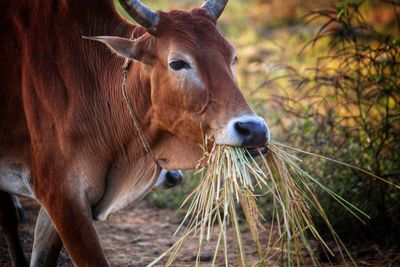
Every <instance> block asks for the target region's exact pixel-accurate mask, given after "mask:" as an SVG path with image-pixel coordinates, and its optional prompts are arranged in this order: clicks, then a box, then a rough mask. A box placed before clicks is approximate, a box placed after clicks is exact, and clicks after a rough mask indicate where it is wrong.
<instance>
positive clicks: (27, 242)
mask: <svg viewBox="0 0 400 267" xmlns="http://www.w3.org/2000/svg"><path fill="white" fill-rule="evenodd" d="M22 204H23V206H24V208H25V209H26V211H27V212H28V215H29V219H28V221H27V222H25V223H23V224H21V225H20V236H21V242H22V244H23V247H24V250H25V253H26V255H27V256H28V257H29V256H30V250H31V248H32V241H33V231H34V225H35V220H36V215H37V212H38V205H37V204H36V203H35V202H34V201H32V200H23V201H22ZM95 225H96V228H97V231H98V233H99V235H100V239H101V241H102V245H103V248H104V251H105V254H106V257H107V259H108V260H109V262H110V264H111V265H112V266H135V267H136V266H138V267H141V266H146V265H147V264H149V263H150V262H151V261H152V260H154V259H156V258H157V257H158V256H159V255H161V254H162V253H163V252H165V251H166V250H167V249H168V248H169V247H170V246H172V244H173V243H174V241H175V240H176V238H173V237H172V235H173V233H174V231H175V230H176V228H177V227H178V225H179V219H178V218H177V217H176V216H175V212H174V211H171V210H168V209H159V208H156V207H152V206H150V205H149V204H148V203H146V202H145V201H144V202H143V203H141V204H140V205H138V206H137V207H134V208H131V209H128V210H125V211H123V212H121V213H119V214H116V215H114V216H113V217H112V218H111V219H110V220H109V221H107V222H96V223H95ZM243 238H244V243H245V246H246V247H249V248H250V247H252V246H251V245H250V243H251V238H250V235H249V233H244V235H243ZM229 241H230V240H228V244H230V245H231V246H232V247H231V248H230V251H232V252H233V251H234V248H233V242H229ZM246 244H247V245H246ZM212 246H213V243H212V242H211V244H210V245H209V246H208V247H206V248H205V249H204V250H203V251H204V252H203V253H202V260H203V262H202V264H201V266H210V265H211V263H210V259H211V258H212V251H213V250H212ZM195 250H196V243H195V240H193V241H190V242H188V243H187V244H186V245H185V247H184V249H183V251H182V252H181V254H180V255H179V256H178V258H177V261H176V262H175V263H174V266H179V267H186V266H195V258H194V255H195ZM255 255H256V251H255V250H250V251H248V260H249V265H252V264H253V263H255ZM355 256H356V257H355V260H356V262H357V264H358V265H359V266H393V267H394V266H400V255H383V254H382V253H380V251H379V249H378V248H376V247H372V248H368V249H366V250H364V251H360V252H359V253H357V255H355ZM230 258H231V259H232V262H233V259H234V255H233V253H232V255H230ZM219 262H221V264H220V265H219V266H224V264H223V260H222V258H221V260H220V261H219ZM163 263H165V261H162V262H161V263H160V264H157V265H156V266H163ZM347 264H349V262H347ZM324 265H326V266H331V265H330V264H328V263H326V264H324ZM349 265H351V264H349ZM0 266H1V267H3V266H4V267H5V266H11V262H10V258H9V256H8V252H7V246H6V243H5V240H4V238H3V236H2V235H0ZM58 266H63V267H64V266H65V267H66V266H72V263H71V261H70V260H69V258H68V255H67V254H66V252H65V251H64V250H63V251H62V253H61V256H60V258H59V261H58ZM271 266H279V263H276V262H275V263H271ZM303 266H311V262H310V259H307V258H306V259H305V263H304V265H303ZM334 266H347V265H346V263H343V262H336V263H334Z"/></svg>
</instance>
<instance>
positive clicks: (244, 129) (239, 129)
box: [234, 122, 251, 136]
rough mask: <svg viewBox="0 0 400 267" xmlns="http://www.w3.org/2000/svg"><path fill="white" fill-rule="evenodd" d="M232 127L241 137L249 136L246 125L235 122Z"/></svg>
mask: <svg viewBox="0 0 400 267" xmlns="http://www.w3.org/2000/svg"><path fill="white" fill-rule="evenodd" d="M234 127H235V130H236V131H237V132H238V133H239V134H240V135H241V136H249V135H251V129H250V128H249V125H248V124H247V123H242V122H236V123H235V126H234Z"/></svg>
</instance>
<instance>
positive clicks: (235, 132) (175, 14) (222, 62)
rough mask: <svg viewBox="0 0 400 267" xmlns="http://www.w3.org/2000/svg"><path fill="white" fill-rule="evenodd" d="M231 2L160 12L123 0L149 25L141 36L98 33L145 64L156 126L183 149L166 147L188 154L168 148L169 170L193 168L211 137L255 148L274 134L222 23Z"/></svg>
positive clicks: (215, 0)
mask: <svg viewBox="0 0 400 267" xmlns="http://www.w3.org/2000/svg"><path fill="white" fill-rule="evenodd" d="M226 2H227V1H223V0H221V1H218V0H208V1H206V2H205V3H204V4H203V5H202V7H201V8H196V9H194V10H192V11H190V12H185V11H171V12H168V13H165V12H157V13H156V12H154V11H152V10H150V9H149V8H147V7H145V6H144V5H143V4H142V3H140V2H139V1H135V0H126V1H125V0H124V1H122V0H121V4H122V6H123V7H124V8H125V10H126V11H127V12H128V13H129V14H130V16H131V17H132V18H133V19H135V20H136V21H137V22H138V23H139V24H141V25H142V26H143V27H140V28H136V29H135V34H134V36H135V37H136V38H135V39H133V40H130V39H125V38H120V37H111V36H99V37H93V38H92V39H94V40H97V41H101V42H103V43H105V44H106V45H107V46H108V47H110V48H111V49H112V50H113V51H115V52H116V53H117V54H118V55H120V56H122V57H125V58H130V59H134V60H136V61H139V62H141V63H143V64H142V69H144V70H145V73H146V75H148V79H149V81H150V85H148V87H150V88H151V105H152V106H151V108H150V109H149V110H151V114H152V115H151V116H152V120H153V121H152V123H155V124H156V125H157V127H158V129H157V130H160V131H161V132H164V133H167V134H169V135H170V136H172V137H173V138H175V139H177V140H179V146H177V144H176V142H177V141H175V143H173V142H172V143H170V144H168V145H166V146H164V147H166V148H167V150H171V149H172V148H173V147H179V151H181V152H175V154H170V155H168V151H164V156H161V157H165V162H164V164H162V167H163V168H167V169H171V168H180V169H183V168H193V167H194V166H195V165H196V162H197V160H198V159H199V158H200V156H201V155H202V151H201V148H200V144H202V143H203V141H204V137H205V135H208V136H211V137H213V140H214V141H215V142H216V143H217V144H226V145H231V146H243V147H249V148H256V147H259V146H263V145H264V144H265V143H266V142H267V141H268V139H269V130H268V127H267V125H266V123H265V121H264V120H263V119H262V118H260V117H258V116H256V115H255V114H254V112H253V111H252V109H251V108H250V107H249V105H248V104H247V103H246V100H245V99H244V97H243V95H242V93H241V91H240V90H239V87H238V84H237V81H236V76H235V70H234V65H235V63H236V61H237V58H236V51H235V48H234V47H233V46H232V44H230V43H229V42H228V41H227V40H226V39H225V38H224V37H223V36H222V34H221V33H220V32H219V31H218V29H217V27H216V21H217V19H218V17H219V16H220V14H221V13H222V11H223V9H224V7H225V4H226ZM150 88H149V90H150ZM128 90H129V88H128ZM164 136H165V134H164ZM177 153H178V154H179V153H180V155H176V154H177ZM161 154H162V153H161ZM183 162H185V163H183Z"/></svg>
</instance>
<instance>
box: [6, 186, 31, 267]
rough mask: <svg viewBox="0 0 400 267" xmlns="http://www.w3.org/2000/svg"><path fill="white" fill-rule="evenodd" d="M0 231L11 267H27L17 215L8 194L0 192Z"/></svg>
mask: <svg viewBox="0 0 400 267" xmlns="http://www.w3.org/2000/svg"><path fill="white" fill-rule="evenodd" d="M0 230H2V231H3V232H4V235H5V237H6V241H7V244H8V250H9V251H10V256H11V260H12V263H13V266H17V267H18V266H28V262H27V261H26V259H25V255H24V252H23V251H22V247H21V243H20V241H19V237H18V215H17V210H16V209H15V207H14V204H13V202H12V200H11V195H10V194H9V193H6V192H3V191H0Z"/></svg>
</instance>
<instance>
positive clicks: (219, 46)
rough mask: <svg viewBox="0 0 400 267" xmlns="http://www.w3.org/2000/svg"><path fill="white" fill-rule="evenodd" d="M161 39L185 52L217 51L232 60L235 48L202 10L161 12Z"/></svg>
mask: <svg viewBox="0 0 400 267" xmlns="http://www.w3.org/2000/svg"><path fill="white" fill-rule="evenodd" d="M158 32H159V35H160V37H165V38H168V39H171V40H172V42H173V43H174V44H175V45H177V46H180V48H181V49H183V50H189V51H193V52H197V53H198V52H199V51H202V50H209V51H211V50H217V51H219V52H221V53H222V54H223V56H224V57H226V58H230V57H231V56H232V54H234V53H235V48H234V47H233V46H232V45H231V44H230V43H229V41H228V40H226V39H225V38H224V37H223V35H222V34H221V33H220V32H219V31H218V29H217V27H216V25H215V22H214V21H213V20H212V19H211V18H210V17H208V15H207V14H206V13H205V12H203V11H202V10H199V9H197V10H194V11H192V12H185V11H177V10H175V11H170V12H168V13H165V12H160V28H159V30H158Z"/></svg>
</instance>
